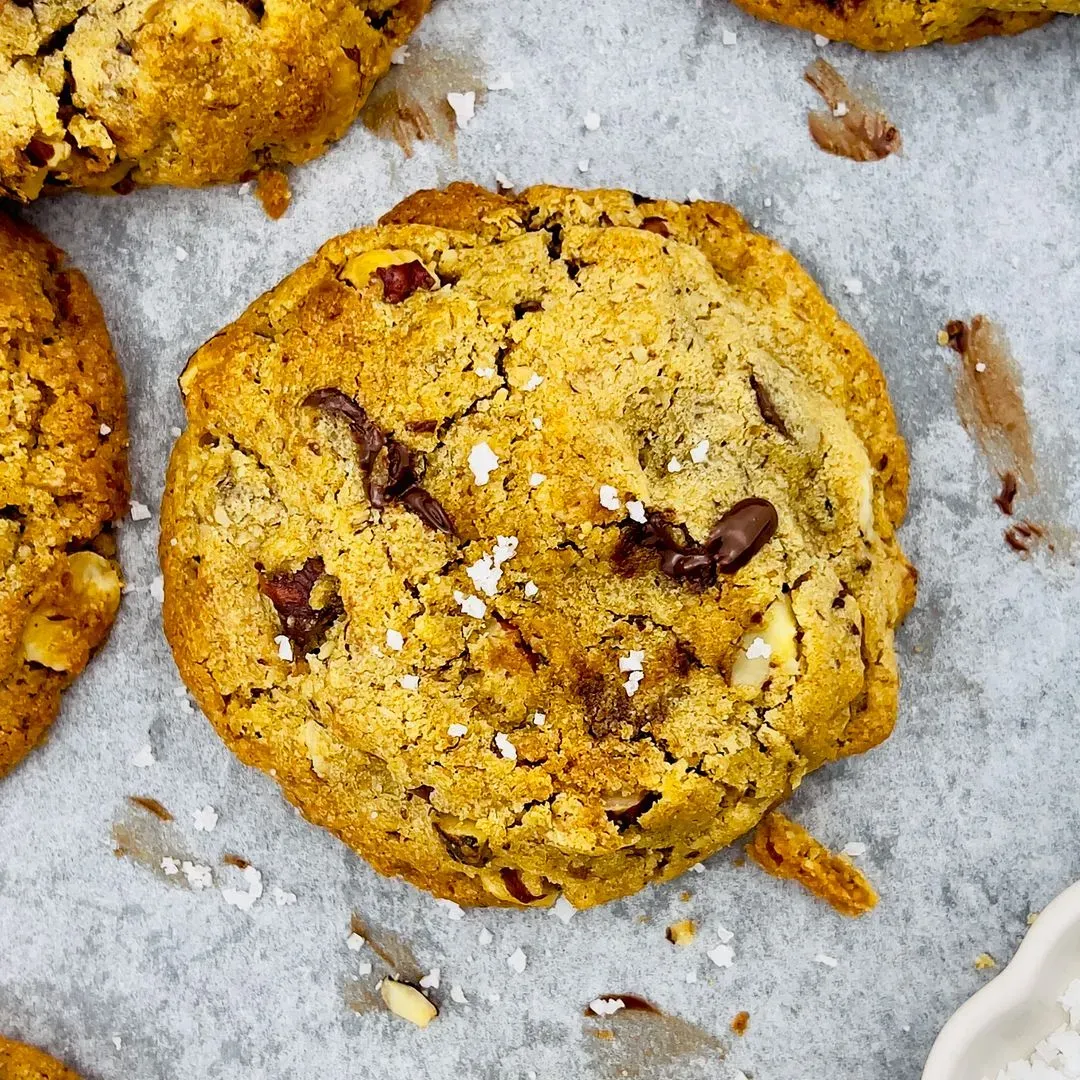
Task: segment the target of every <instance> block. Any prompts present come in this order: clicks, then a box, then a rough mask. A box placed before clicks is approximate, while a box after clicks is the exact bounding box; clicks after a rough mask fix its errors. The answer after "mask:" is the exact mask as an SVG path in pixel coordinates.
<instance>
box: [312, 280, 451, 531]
mask: <svg viewBox="0 0 1080 1080" xmlns="http://www.w3.org/2000/svg"><path fill="white" fill-rule="evenodd" d="M407 265H412V264H407ZM418 265H419V264H418ZM301 404H303V405H306V406H309V407H311V408H315V409H321V410H322V411H323V412H325V413H329V414H330V415H332V416H340V417H342V418H343V419H344V420H345V422H346V423H347V424H348V425H349V430H350V431H351V432H352V436H353V440H354V441H355V442H356V445H357V448H358V449H359V451H360V467H361V468H362V469H364V471H365V472H366V473H367V484H366V486H367V496H368V500H369V501H370V502H371V505H372V506H373V507H375V509H377V510H382V509H383V508H385V507H386V506H387V505H388V504H389V503H391V502H400V503H401V505H402V506H404V507H405V509H406V510H408V511H409V512H410V513H412V514H415V515H416V516H417V517H418V518H419V519H420V520H421V521H422V522H423V523H424V524H425V525H427V526H428V527H429V528H431V529H437V530H438V531H439V532H442V533H447V534H448V535H450V536H455V535H457V532H456V530H455V528H454V523H453V521H452V520H451V519H450V515H449V514H448V513H447V512H446V511H445V510H444V509H443V508H442V506H441V505H440V503H439V501H438V500H437V499H436V498H435V497H434V496H433V495H431V494H429V493H428V492H427V491H425V490H424V489H423V488H422V487H420V486H419V485H418V484H417V475H416V465H415V461H414V459H413V454H412V451H411V450H410V449H409V448H408V447H407V446H405V445H403V444H402V443H399V442H397V441H396V440H395V439H394V438H392V437H390V436H387V435H385V434H384V433H383V431H382V429H381V428H379V427H378V425H377V424H375V423H374V422H373V421H372V420H370V419H369V418H368V414H367V413H366V412H365V411H364V409H363V407H362V406H360V405H358V404H357V403H356V402H355V401H354V400H353V399H352V398H351V397H349V396H348V395H347V394H345V393H343V392H342V391H341V390H338V389H337V388H336V387H333V386H324V387H323V388H322V389H320V390H313V391H312V392H311V393H310V394H308V396H307V397H306V398H304V400H303V402H302V403H301Z"/></svg>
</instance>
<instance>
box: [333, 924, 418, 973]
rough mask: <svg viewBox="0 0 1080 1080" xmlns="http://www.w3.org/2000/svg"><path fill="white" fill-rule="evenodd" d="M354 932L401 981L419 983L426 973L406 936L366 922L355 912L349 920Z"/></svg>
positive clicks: (350, 927)
mask: <svg viewBox="0 0 1080 1080" xmlns="http://www.w3.org/2000/svg"><path fill="white" fill-rule="evenodd" d="M349 929H350V930H351V931H352V933H354V934H356V935H358V936H359V937H362V938H363V939H364V941H365V942H366V944H367V947H368V948H369V949H370V950H371V951H372V952H373V953H374V954H375V955H376V956H377V957H378V958H379V959H380V960H381V961H382V962H383V964H384V965H385V966H386V968H387V970H388V971H389V972H390V974H391V975H393V976H394V977H395V978H397V979H398V980H399V981H401V982H407V983H417V982H419V981H420V979H421V978H422V977H423V975H424V970H423V968H421V967H420V962H419V961H418V960H417V959H416V954H415V953H414V952H413V950H412V947H411V946H410V945H409V943H408V942H407V941H405V940H404V938H400V937H398V935H397V934H395V933H393V932H392V931H390V930H383V929H381V928H380V927H378V926H372V925H371V924H370V923H365V922H364V921H363V919H361V917H360V916H359V915H357V914H356V913H355V912H354V913H353V916H352V918H351V919H350V920H349Z"/></svg>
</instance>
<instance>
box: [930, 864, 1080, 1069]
mask: <svg viewBox="0 0 1080 1080" xmlns="http://www.w3.org/2000/svg"><path fill="white" fill-rule="evenodd" d="M1076 978H1080V882H1078V883H1077V884H1075V885H1073V886H1071V887H1070V888H1068V889H1066V890H1065V891H1064V892H1063V893H1061V895H1060V896H1058V897H1057V898H1056V899H1055V900H1054V901H1053V902H1052V903H1050V904H1049V905H1047V907H1046V908H1045V909H1044V910H1043V911H1042V912H1041V913H1040V915H1039V917H1038V919H1037V920H1036V921H1035V924H1034V926H1032V927H1031V929H1030V930H1028V932H1027V934H1026V935H1025V937H1024V940H1023V941H1022V942H1021V944H1020V948H1019V949H1017V950H1016V955H1015V956H1014V957H1013V958H1012V961H1011V962H1010V963H1009V965H1008V966H1007V967H1006V968H1005V969H1004V970H1003V971H1002V972H1001V974H1000V975H998V976H997V978H995V979H993V980H992V981H991V982H989V983H987V985H986V986H984V987H983V988H982V989H981V990H980V991H979V992H978V993H977V994H975V995H974V996H973V997H971V998H969V999H968V1001H966V1002H965V1003H964V1004H963V1005H961V1006H960V1008H959V1009H957V1011H956V1012H955V1013H954V1014H953V1016H952V1019H950V1020H949V1022H948V1023H947V1024H946V1025H945V1027H944V1028H942V1030H941V1034H940V1035H939V1036H938V1037H937V1041H936V1042H935V1043H934V1045H933V1048H932V1049H931V1051H930V1056H929V1058H927V1060H926V1066H925V1067H924V1069H923V1074H922V1080H983V1077H990V1078H991V1080H992V1078H993V1077H995V1076H996V1075H997V1073H998V1071H999V1070H1000V1069H1003V1068H1004V1067H1005V1066H1006V1065H1007V1064H1008V1063H1009V1062H1010V1061H1014V1060H1016V1059H1017V1058H1026V1057H1028V1055H1030V1053H1031V1052H1032V1050H1034V1048H1035V1045H1036V1043H1039V1042H1041V1041H1042V1040H1043V1039H1044V1038H1046V1036H1047V1035H1049V1034H1050V1033H1051V1032H1052V1031H1054V1030H1055V1029H1056V1028H1058V1027H1060V1026H1061V1025H1062V1024H1063V1023H1064V1022H1065V1021H1066V1019H1067V1017H1066V1015H1065V1012H1064V1011H1063V1010H1062V1008H1061V1006H1060V1005H1058V1003H1057V999H1058V998H1059V997H1061V995H1062V994H1063V993H1064V992H1065V989H1066V987H1068V985H1069V983H1070V982H1072V980H1073V979H1076Z"/></svg>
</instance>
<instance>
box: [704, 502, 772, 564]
mask: <svg viewBox="0 0 1080 1080" xmlns="http://www.w3.org/2000/svg"><path fill="white" fill-rule="evenodd" d="M774 532H776V507H775V506H773V504H772V503H771V502H769V501H768V500H767V499H743V500H742V501H741V502H737V503H736V504H735V505H734V506H733V507H732V508H731V509H730V510H729V511H728V512H727V513H726V514H724V516H723V517H722V518H721V519H720V520H719V521H718V522H717V523H716V524H715V525H714V526H713V527H712V530H711V531H710V532H709V535H708V536H707V537H706V539H705V550H706V551H707V552H708V553H709V554H710V555H712V557H713V558H714V559H715V560H716V569H717V570H719V571H720V573H722V574H734V573H735V571H736V570H738V569H739V568H740V567H742V566H745V565H746V564H747V563H748V562H749V561H750V560H751V559H752V558H753V557H754V556H755V555H756V554H757V553H758V552H759V551H760V550H761V549H762V548H763V547H764V546H765V545H766V544H767V543H768V542H769V541H770V540H771V539H772V535H773V533H774Z"/></svg>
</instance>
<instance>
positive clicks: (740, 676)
mask: <svg viewBox="0 0 1080 1080" xmlns="http://www.w3.org/2000/svg"><path fill="white" fill-rule="evenodd" d="M797 632H798V627H797V626H796V625H795V612H794V611H793V610H792V607H791V600H790V598H789V597H788V596H787V594H786V593H785V594H783V595H782V596H780V597H779V598H778V599H776V600H774V601H773V602H772V603H771V604H770V605H769V606H768V608H767V609H766V611H765V615H764V617H763V618H762V621H761V626H760V627H755V628H754V629H752V630H749V631H748V632H747V633H745V634H744V635H743V638H742V641H741V642H740V644H739V652H738V655H737V656H736V657H735V663H734V664H732V666H731V682H732V684H733V685H735V686H748V687H753V688H754V689H756V690H760V689H761V688H762V687H763V686H764V685H765V682H766V680H768V679H769V678H770V677H772V676H773V675H776V674H780V675H783V676H784V677H785V679H787V678H790V677H792V676H794V675H797V674H798V673H799V660H798V644H797V642H796V634H797Z"/></svg>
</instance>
